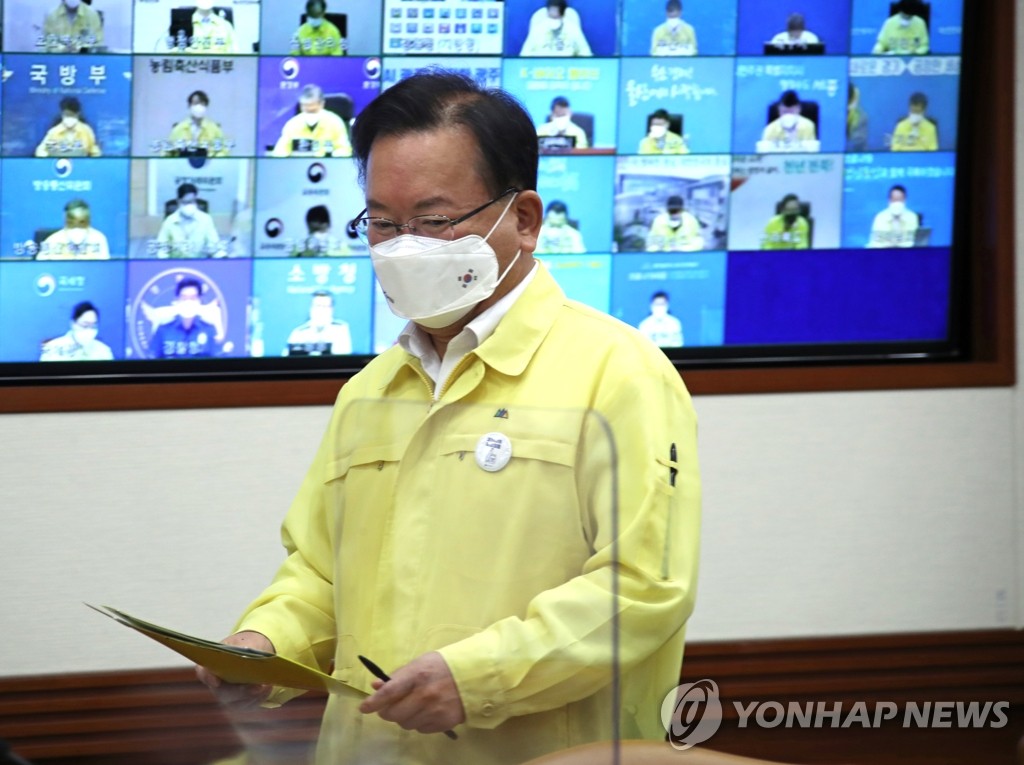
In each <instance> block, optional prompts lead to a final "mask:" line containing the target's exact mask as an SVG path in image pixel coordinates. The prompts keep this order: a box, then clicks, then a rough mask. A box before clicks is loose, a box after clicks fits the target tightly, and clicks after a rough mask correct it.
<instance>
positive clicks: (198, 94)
mask: <svg viewBox="0 0 1024 765" xmlns="http://www.w3.org/2000/svg"><path fill="white" fill-rule="evenodd" d="M209 108H210V97H209V96H208V95H206V93H205V92H204V91H202V90H194V91H192V92H191V93H189V96H188V117H186V118H185V119H183V120H182V121H181V122H179V123H178V124H176V125H175V126H174V127H173V128H171V134H170V135H169V136H168V137H167V148H166V150H165V151H164V154H165V155H166V156H168V157H180V156H193V155H202V156H206V157H226V156H227V155H228V143H227V140H226V139H225V138H224V131H223V130H221V127H220V125H219V124H218V123H216V122H214V121H213V120H211V119H210V118H209V117H207V116H206V114H207V111H208V110H209Z"/></svg>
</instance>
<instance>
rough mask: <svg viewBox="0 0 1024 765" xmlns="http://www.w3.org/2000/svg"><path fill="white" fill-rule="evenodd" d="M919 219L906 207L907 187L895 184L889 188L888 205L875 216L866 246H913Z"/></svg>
mask: <svg viewBox="0 0 1024 765" xmlns="http://www.w3.org/2000/svg"><path fill="white" fill-rule="evenodd" d="M920 225H921V219H920V217H919V216H918V214H917V213H916V212H914V211H913V210H911V209H909V208H908V207H907V189H906V187H905V186H901V185H900V184H896V185H895V186H893V187H892V188H891V189H889V206H888V207H886V208H885V209H884V210H882V211H881V212H880V213H878V215H876V216H875V220H874V221H873V222H872V224H871V237H870V238H869V239H868V247H913V246H914V243H915V241H916V239H917V229H918V228H919V227H920Z"/></svg>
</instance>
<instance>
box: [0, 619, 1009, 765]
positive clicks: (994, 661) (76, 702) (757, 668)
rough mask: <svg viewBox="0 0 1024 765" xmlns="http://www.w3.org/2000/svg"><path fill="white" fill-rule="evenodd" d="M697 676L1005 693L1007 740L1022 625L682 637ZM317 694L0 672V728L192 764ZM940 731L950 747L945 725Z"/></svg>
mask: <svg viewBox="0 0 1024 765" xmlns="http://www.w3.org/2000/svg"><path fill="white" fill-rule="evenodd" d="M705 677H707V678H711V679H713V680H715V681H716V682H717V683H718V685H719V687H720V689H721V693H722V699H723V701H734V700H739V701H741V702H743V703H747V702H749V701H750V700H775V701H779V702H782V703H786V702H789V701H798V702H799V701H826V702H835V701H839V702H841V703H842V704H843V706H844V708H849V707H850V706H851V705H852V704H853V703H854V702H856V701H865V702H869V703H873V702H877V701H881V700H887V701H894V702H896V703H905V702H907V701H917V702H923V701H972V700H982V701H987V700H991V701H997V700H998V701H1001V700H1006V701H1010V702H1011V703H1012V704H1013V708H1014V710H1016V711H1015V716H1014V718H1013V720H1014V721H1015V722H1014V724H1018V723H1019V727H1018V728H1016V729H1014V730H1007V731H1005V732H999V733H1000V735H1004V736H1012V742H1011V744H1010V746H1011V748H1012V747H1013V746H1015V745H1016V741H1017V740H1018V739H1019V738H1020V736H1021V734H1022V733H1024V714H1021V712H1022V711H1024V632H1022V631H1015V630H985V631H970V632H946V633H926V634H899V635H872V636H849V637H835V638H785V639H772V640H756V641H729V642H703V643H702V642H695V643H691V644H690V645H689V646H688V647H687V652H686V659H685V661H684V665H683V672H682V681H683V682H691V681H694V680H697V679H701V678H705ZM323 704H324V697H323V696H322V695H321V694H309V695H307V696H304V697H301V698H299V699H296V700H294V701H292V702H290V703H289V704H287V705H285V706H284V707H282V708H281V709H277V710H254V711H253V712H251V713H247V715H245V716H241V717H238V718H236V719H233V720H229V719H228V717H227V716H226V715H225V713H224V712H223V711H222V710H221V709H220V708H219V707H218V706H217V705H216V703H215V702H214V701H213V699H212V696H211V695H210V694H209V693H208V692H207V691H206V689H205V688H203V687H202V686H200V685H199V684H198V682H197V681H196V680H195V677H194V675H193V673H192V671H191V670H189V669H187V668H183V669H156V670H139V671H131V672H103V673H87V674H72V675H56V676H28V677H8V678H0V738H2V739H6V740H7V741H8V742H9V743H10V744H11V746H12V748H13V750H14V751H16V752H18V753H19V754H20V755H21V756H23V757H25V758H27V759H29V760H32V761H33V762H36V763H47V764H48V765H65V764H67V765H70V763H80V764H82V765H99V763H103V765H128V763H132V765H158V763H168V762H173V763H175V765H201V764H203V763H209V762H212V761H214V760H215V759H217V758H220V757H225V756H228V755H230V754H231V753H233V752H235V751H238V750H240V749H241V748H242V746H243V742H245V744H247V745H249V746H251V747H257V748H262V749H264V750H267V749H270V750H274V749H275V748H276V749H278V750H280V749H281V748H282V747H283V748H285V749H287V750H288V751H295V750H296V749H298V750H302V751H304V750H305V749H306V748H308V747H309V746H310V745H311V743H312V742H313V741H315V739H316V734H317V729H318V725H319V720H320V716H321V714H322V709H323ZM724 711H725V715H724V717H725V721H726V723H725V730H724V731H723V733H722V734H721V736H720V737H719V738H716V739H715V741H714V742H713V747H712V748H721V749H723V750H725V751H735V752H736V753H738V754H759V755H760V756H767V755H768V754H769V753H770V754H771V755H772V756H774V757H777V758H779V757H796V758H797V759H798V760H799V761H806V762H814V761H815V757H818V758H819V761H824V760H820V756H821V752H820V751H819V750H820V748H821V747H827V745H828V740H829V739H828V738H827V737H828V736H840V735H845V733H846V732H835V731H831V732H830V731H827V730H826V731H818V732H810V731H806V732H803V731H802V732H801V733H806V735H805V736H801V737H795V736H790V737H789V738H786V739H783V740H782V741H778V740H776V739H778V736H779V731H743V732H739V735H738V734H737V731H736V730H735V719H736V714H735V712H734V711H733V708H732V705H731V704H726V707H725V710H724ZM730 721H732V724H733V728H732V730H731V733H730V732H729V724H730ZM926 732H927V733H929V734H934V733H935V732H934V731H926ZM812 733H813V734H814V735H812ZM912 735H913V732H907V731H895V732H890V733H889V734H887V737H886V738H885V739H882V738H879V739H878V740H879V744H880V746H881V744H882V743H884V747H885V748H892V749H893V751H900V749H899V742H900V741H901V740H905V739H907V738H908V736H912ZM965 735H967V734H965ZM990 737H991V736H990ZM961 738H963V737H961ZM936 740H937V741H939V742H940V743H941V746H943V747H946V749H947V751H948V747H949V744H948V743H945V742H942V737H941V735H940V736H938V737H937V738H936ZM999 741H1002V739H999ZM999 745H1001V744H999ZM992 746H993V747H995V746H997V744H992ZM808 748H810V751H801V750H802V749H808ZM883 754H884V753H883V752H879V751H872V752H869V753H868V754H866V755H865V759H863V760H857V762H864V763H865V765H866V764H867V763H871V765H882V764H883V763H885V762H887V760H886V759H885V757H884V756H883ZM801 757H802V758H803V759H800V758H801ZM793 761H797V760H793ZM850 761H851V762H854V760H850ZM897 761H899V762H902V763H905V762H908V761H909V760H906V759H904V760H896V761H893V762H894V763H895V762H897ZM935 761H936V762H938V761H941V762H947V763H951V764H952V763H959V762H960V761H958V760H951V759H946V760H935ZM965 762H969V760H968V761H965ZM973 762H987V763H997V762H999V760H998V759H985V758H984V757H979V758H978V759H976V760H974V761H973Z"/></svg>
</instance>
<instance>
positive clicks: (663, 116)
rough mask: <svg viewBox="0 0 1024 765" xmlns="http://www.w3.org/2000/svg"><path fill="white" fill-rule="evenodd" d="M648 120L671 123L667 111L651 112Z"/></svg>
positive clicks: (657, 110)
mask: <svg viewBox="0 0 1024 765" xmlns="http://www.w3.org/2000/svg"><path fill="white" fill-rule="evenodd" d="M648 119H652V120H665V122H671V121H672V117H671V115H669V113H668V109H655V110H654V111H653V112H651V116H650V117H648Z"/></svg>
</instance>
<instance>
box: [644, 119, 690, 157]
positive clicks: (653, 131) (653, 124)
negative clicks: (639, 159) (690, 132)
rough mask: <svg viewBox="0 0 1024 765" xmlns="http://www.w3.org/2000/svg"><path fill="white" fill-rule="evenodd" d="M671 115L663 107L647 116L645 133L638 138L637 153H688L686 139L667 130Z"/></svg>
mask: <svg viewBox="0 0 1024 765" xmlns="http://www.w3.org/2000/svg"><path fill="white" fill-rule="evenodd" d="M671 124H672V117H671V115H670V114H669V113H668V112H667V111H666V110H665V109H658V110H657V111H655V112H654V113H653V114H651V116H650V118H648V128H647V135H645V136H644V137H643V138H641V139H640V147H639V149H638V150H637V153H639V154H689V153H690V148H689V147H688V146H687V145H686V140H685V139H684V138H683V137H682V136H681V135H679V134H678V133H673V132H672V131H671V130H669V126H670V125H671Z"/></svg>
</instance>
